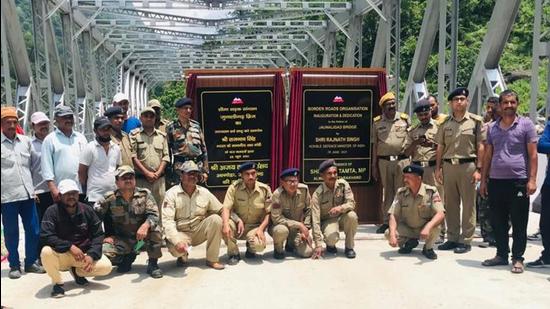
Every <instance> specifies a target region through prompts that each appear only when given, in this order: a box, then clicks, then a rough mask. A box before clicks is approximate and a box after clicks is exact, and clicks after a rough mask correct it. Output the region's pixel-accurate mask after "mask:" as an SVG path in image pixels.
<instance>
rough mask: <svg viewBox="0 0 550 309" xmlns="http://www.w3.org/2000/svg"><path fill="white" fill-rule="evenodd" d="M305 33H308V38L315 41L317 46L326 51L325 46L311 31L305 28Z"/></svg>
mask: <svg viewBox="0 0 550 309" xmlns="http://www.w3.org/2000/svg"><path fill="white" fill-rule="evenodd" d="M306 33H307V34H308V35H309V38H310V39H311V40H312V41H313V42H315V44H317V46H319V47H320V48H321V49H322V50H323V52H326V50H325V46H323V44H322V43H321V41H319V40H318V39H317V38H316V37H315V35H314V34H313V33H311V31H309V30H306Z"/></svg>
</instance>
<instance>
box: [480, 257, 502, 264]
mask: <svg viewBox="0 0 550 309" xmlns="http://www.w3.org/2000/svg"><path fill="white" fill-rule="evenodd" d="M481 265H483V266H499V265H508V260H507V259H504V258H502V257H500V256H495V257H494V258H492V259H488V260H485V261H483V262H482V263H481Z"/></svg>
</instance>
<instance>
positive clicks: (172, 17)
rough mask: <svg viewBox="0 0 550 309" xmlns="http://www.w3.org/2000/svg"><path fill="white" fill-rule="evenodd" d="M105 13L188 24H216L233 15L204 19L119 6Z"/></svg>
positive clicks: (106, 10) (108, 9)
mask: <svg viewBox="0 0 550 309" xmlns="http://www.w3.org/2000/svg"><path fill="white" fill-rule="evenodd" d="M103 11H104V12H105V13H108V14H114V15H121V16H135V17H145V18H151V19H156V20H170V21H178V22H183V23H188V24H198V25H203V26H216V25H217V24H219V23H220V22H222V21H225V20H233V19H235V18H234V17H231V18H221V19H205V18H196V17H187V16H182V15H177V14H175V13H176V12H174V14H165V13H157V12H153V11H145V10H135V9H132V10H130V9H120V8H106V9H104V10H103Z"/></svg>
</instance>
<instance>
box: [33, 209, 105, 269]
mask: <svg viewBox="0 0 550 309" xmlns="http://www.w3.org/2000/svg"><path fill="white" fill-rule="evenodd" d="M104 237H105V234H104V233H103V228H102V227H101V220H99V218H98V216H97V215H96V213H95V212H94V210H93V209H92V207H90V206H88V205H86V204H84V203H80V202H78V204H77V206H76V212H75V213H74V214H73V215H69V213H68V212H67V210H65V206H63V205H61V204H54V205H52V206H50V207H48V209H46V212H45V213H44V218H43V219H42V223H41V226H40V239H41V241H42V243H43V244H44V245H45V246H50V247H52V248H53V249H54V250H55V251H56V252H59V253H64V252H67V251H69V249H70V248H71V246H72V245H75V246H77V247H78V248H79V249H80V250H82V252H84V253H86V255H89V256H90V257H91V258H92V259H94V261H97V260H99V259H100V258H101V250H102V245H103V239H104Z"/></svg>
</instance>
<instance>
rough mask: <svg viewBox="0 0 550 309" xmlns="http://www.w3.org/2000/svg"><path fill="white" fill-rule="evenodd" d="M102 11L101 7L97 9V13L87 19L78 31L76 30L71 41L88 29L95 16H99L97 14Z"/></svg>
mask: <svg viewBox="0 0 550 309" xmlns="http://www.w3.org/2000/svg"><path fill="white" fill-rule="evenodd" d="M102 10H103V8H102V7H100V8H99V9H97V11H96V12H95V13H94V14H93V15H92V16H90V18H88V20H87V21H86V23H85V24H84V25H82V27H81V28H80V29H78V31H77V32H76V33H75V34H74V36H73V40H76V38H77V37H78V36H79V35H80V34H81V33H82V32H83V31H84V30H86V29H87V28H88V26H89V25H90V24H91V23H92V22H93V21H94V19H95V18H96V17H97V15H99V13H101V11H102Z"/></svg>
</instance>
